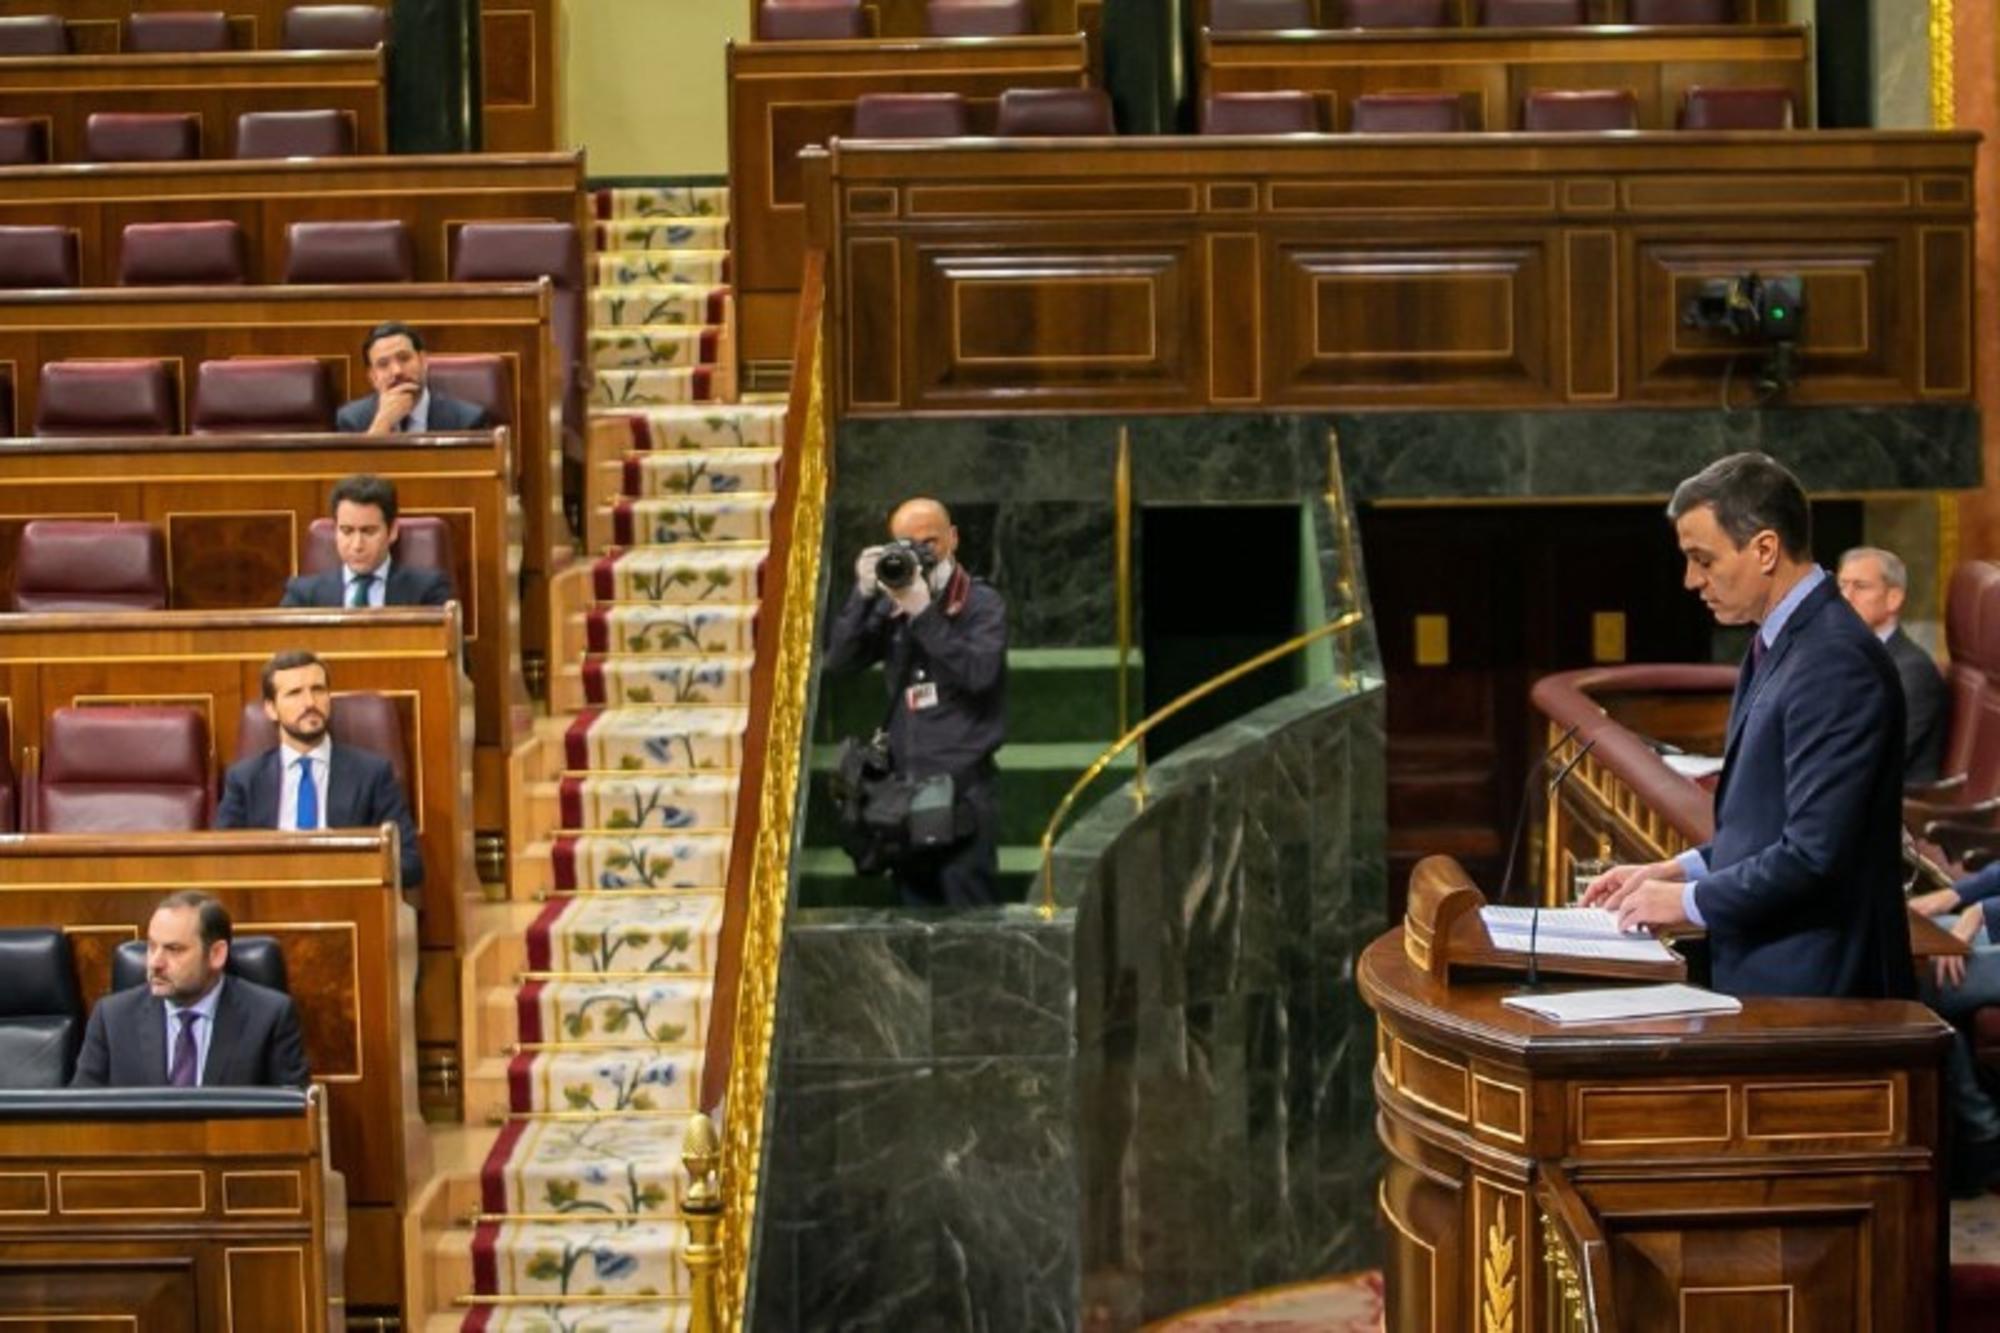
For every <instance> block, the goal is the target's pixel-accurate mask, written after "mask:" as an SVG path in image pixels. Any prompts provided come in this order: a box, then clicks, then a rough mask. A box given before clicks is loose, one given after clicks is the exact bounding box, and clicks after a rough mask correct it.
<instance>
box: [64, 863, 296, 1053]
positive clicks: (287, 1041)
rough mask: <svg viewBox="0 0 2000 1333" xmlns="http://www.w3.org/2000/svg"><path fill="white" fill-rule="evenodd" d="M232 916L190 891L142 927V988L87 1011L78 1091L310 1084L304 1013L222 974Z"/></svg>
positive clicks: (284, 998)
mask: <svg viewBox="0 0 2000 1333" xmlns="http://www.w3.org/2000/svg"><path fill="white" fill-rule="evenodd" d="M231 933H232V928H231V925H230V921H229V913H228V911H226V910H225V909H224V908H223V906H222V904H221V903H219V902H217V901H216V900H215V899H213V898H211V897H209V896H208V895H207V894H205V893H199V892H196V891H194V890H191V889H190V890H184V891H182V892H180V893H176V894H172V895H171V896H169V897H168V898H167V899H165V900H164V901H163V902H161V904H160V905H159V906H158V907H157V908H155V909H154V910H153V917H152V920H151V921H150V922H149V923H148V924H147V926H146V984H145V985H144V986H143V987H142V986H134V987H132V988H131V989H130V990H123V991H114V992H113V993H111V994H110V995H107V996H105V997H104V998H103V999H102V1000H100V1001H98V1003H97V1007H96V1008H95V1009H93V1010H91V1013H90V1026H89V1027H88V1028H87V1029H86V1030H85V1032H84V1035H83V1050H82V1052H81V1053H80V1054H79V1055H78V1056H77V1061H76V1077H75V1078H73V1079H72V1080H71V1085H72V1086H73V1087H79V1088H102V1087H113V1088H144V1087H175V1088H193V1087H205V1088H216V1087H293V1088H302V1087H304V1086H305V1085H306V1084H307V1083H309V1082H310V1081H311V1078H312V1075H311V1074H310V1072H309V1071H308V1070H307V1068H306V1052H305V1041H304V1039H303V1038H302V1036H301V1035H300V1032H299V1016H298V1011H297V1010H296V1009H295V1008H294V1007H293V1005H292V998H291V996H289V995H286V994H285V993H284V992H282V991H275V990H272V989H270V988H269V987H266V986H259V985H258V984H256V983H255V982H253V981H245V980H244V979H243V978H242V977H234V976H229V975H227V974H226V972H225V971H224V969H225V968H226V967H227V966H228V963H229V941H230V936H231Z"/></svg>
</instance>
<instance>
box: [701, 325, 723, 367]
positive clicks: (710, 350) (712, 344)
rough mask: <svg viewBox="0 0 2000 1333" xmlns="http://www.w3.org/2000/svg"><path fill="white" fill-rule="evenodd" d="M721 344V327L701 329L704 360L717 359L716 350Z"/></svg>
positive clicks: (702, 356)
mask: <svg viewBox="0 0 2000 1333" xmlns="http://www.w3.org/2000/svg"><path fill="white" fill-rule="evenodd" d="M721 346H722V330H721V329H703V330H702V331H701V359H702V360H704V361H708V362H713V361H714V360H715V355H716V351H717V349H718V348H720V347H721Z"/></svg>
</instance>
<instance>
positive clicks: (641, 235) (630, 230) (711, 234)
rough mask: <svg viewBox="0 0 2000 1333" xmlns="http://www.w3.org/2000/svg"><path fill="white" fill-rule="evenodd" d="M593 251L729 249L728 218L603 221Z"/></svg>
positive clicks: (621, 219) (652, 218)
mask: <svg viewBox="0 0 2000 1333" xmlns="http://www.w3.org/2000/svg"><path fill="white" fill-rule="evenodd" d="M591 248H592V249H593V250H597V251H600V252H601V251H605V250H727V249H728V248H729V219H728V218H726V217H678V216H675V217H636V218H635V217H624V218H612V219H610V220H608V221H603V222H599V223H598V224H597V227H596V236H595V241H594V244H593V245H592V247H591Z"/></svg>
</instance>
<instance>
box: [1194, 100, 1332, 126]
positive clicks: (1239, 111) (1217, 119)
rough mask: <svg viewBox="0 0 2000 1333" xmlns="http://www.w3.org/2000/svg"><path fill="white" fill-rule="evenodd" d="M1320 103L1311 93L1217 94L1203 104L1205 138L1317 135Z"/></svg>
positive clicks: (1202, 124)
mask: <svg viewBox="0 0 2000 1333" xmlns="http://www.w3.org/2000/svg"><path fill="white" fill-rule="evenodd" d="M1319 128H1320V123H1319V99H1318V98H1316V97H1314V96H1313V95H1312V94H1311V93H1306V92H1298V91H1287V92H1275V93H1217V94H1215V96H1213V97H1211V98H1209V99H1208V100H1207V101H1206V102H1204V103H1203V104H1202V108H1201V132H1202V133H1203V134H1314V133H1317V132H1318V130H1319Z"/></svg>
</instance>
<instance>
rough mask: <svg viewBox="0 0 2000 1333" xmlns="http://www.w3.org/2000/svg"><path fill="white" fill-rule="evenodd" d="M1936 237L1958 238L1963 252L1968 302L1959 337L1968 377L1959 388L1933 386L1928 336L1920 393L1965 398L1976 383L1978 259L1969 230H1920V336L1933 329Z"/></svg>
mask: <svg viewBox="0 0 2000 1333" xmlns="http://www.w3.org/2000/svg"><path fill="white" fill-rule="evenodd" d="M1933 236H1948V237H1953V238H1956V240H1957V242H1958V249H1959V261H1960V267H1961V268H1962V269H1963V270H1964V272H1965V276H1966V282H1967V287H1966V288H1965V291H1964V296H1965V299H1964V300H1963V301H1961V302H1960V305H1959V309H1960V314H1961V319H1960V328H1959V336H1960V344H1959V345H1960V346H1961V347H1963V348H1964V349H1965V355H1964V357H1963V358H1962V359H1963V361H1964V363H1965V374H1964V375H1963V376H1961V377H1960V379H1959V381H1958V382H1957V383H1955V384H1946V385H1936V384H1932V383H1931V382H1930V379H1929V372H1930V340H1929V338H1928V336H1925V337H1924V339H1923V342H1922V343H1921V344H1920V353H1919V360H1920V362H1921V364H1920V365H1919V367H1918V370H1917V376H1918V384H1917V392H1918V393H1920V394H1922V395H1923V396H1925V397H1927V398H1954V397H1962V396H1964V395H1966V394H1969V393H1971V392H1972V391H1973V380H1974V370H1973V361H1974V348H1973V336H1974V335H1973V328H1972V295H1973V293H1972V284H1973V283H1974V281H1975V279H1976V276H1977V275H1976V274H1975V273H1974V271H1973V263H1974V257H1973V246H1972V231H1971V229H1970V228H1967V227H1919V228H1917V273H1918V281H1917V284H1916V287H1917V330H1918V332H1919V334H1922V335H1927V334H1928V332H1929V329H1930V305H1931V301H1930V283H1929V281H1928V278H1929V276H1930V275H1929V272H1928V269H1929V267H1930V265H1929V253H1928V252H1929V249H1930V240H1931V238H1932V237H1933Z"/></svg>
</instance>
